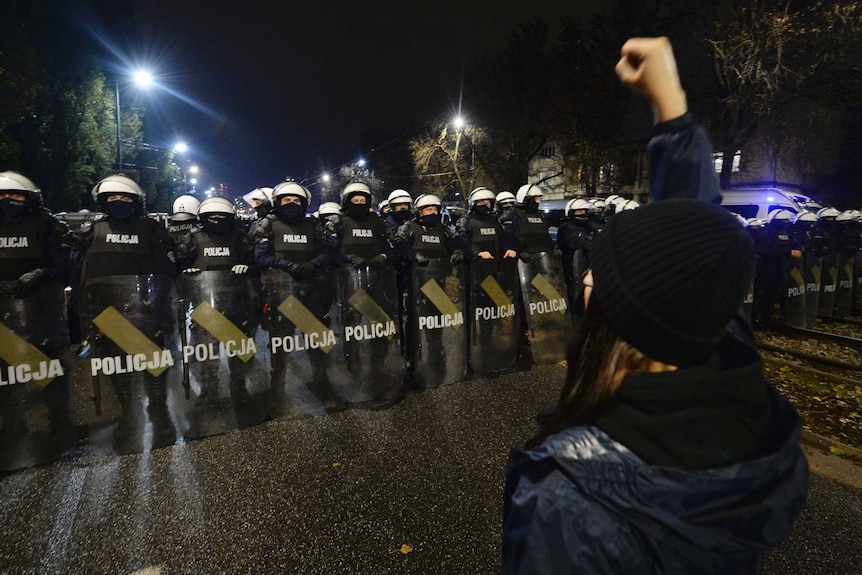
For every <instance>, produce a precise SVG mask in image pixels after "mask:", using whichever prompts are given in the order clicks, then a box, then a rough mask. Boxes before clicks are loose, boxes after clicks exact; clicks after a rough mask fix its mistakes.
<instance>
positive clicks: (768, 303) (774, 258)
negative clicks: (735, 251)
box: [749, 221, 802, 324]
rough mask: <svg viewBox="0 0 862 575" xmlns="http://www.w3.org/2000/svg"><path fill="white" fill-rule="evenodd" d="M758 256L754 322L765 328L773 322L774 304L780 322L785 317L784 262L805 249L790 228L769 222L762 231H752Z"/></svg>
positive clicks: (756, 229)
mask: <svg viewBox="0 0 862 575" xmlns="http://www.w3.org/2000/svg"><path fill="white" fill-rule="evenodd" d="M749 233H750V234H751V239H752V241H753V242H754V249H755V253H756V254H757V265H756V267H755V271H754V305H753V319H754V321H755V322H756V323H759V324H765V323H768V322H769V321H770V320H771V319H772V314H773V311H774V308H775V304H776V303H778V304H779V306H780V310H779V313H780V315H781V318H782V319H783V316H784V304H783V301H784V298H783V297H782V288H783V286H784V265H785V260H786V259H787V258H789V257H790V252H791V250H800V251H801V250H802V245H801V244H800V243H799V242H798V241H797V240H796V239H795V238H794V237H793V236H792V234H791V233H790V230H789V229H788V224H786V223H784V222H780V221H774V222H770V223H769V224H767V225H765V226H763V227H762V228H749Z"/></svg>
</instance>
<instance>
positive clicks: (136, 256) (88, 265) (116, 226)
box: [81, 218, 158, 279]
mask: <svg viewBox="0 0 862 575" xmlns="http://www.w3.org/2000/svg"><path fill="white" fill-rule="evenodd" d="M155 225H158V224H156V222H154V221H153V220H150V219H148V218H140V219H137V220H134V221H131V222H117V221H113V222H112V221H111V220H109V219H104V220H99V221H96V222H94V223H93V241H92V243H91V244H90V248H89V249H88V250H87V254H86V255H85V256H84V264H83V268H82V273H81V278H82V279H89V278H97V277H105V276H127V275H144V274H151V273H154V271H155V266H154V265H153V253H152V247H151V246H150V242H151V240H152V236H153V226H155Z"/></svg>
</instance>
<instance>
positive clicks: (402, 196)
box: [389, 189, 413, 210]
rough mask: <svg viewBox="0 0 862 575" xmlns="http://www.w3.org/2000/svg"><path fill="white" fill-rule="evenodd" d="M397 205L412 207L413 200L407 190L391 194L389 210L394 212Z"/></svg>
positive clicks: (399, 190) (393, 191) (394, 191)
mask: <svg viewBox="0 0 862 575" xmlns="http://www.w3.org/2000/svg"><path fill="white" fill-rule="evenodd" d="M395 204H408V205H409V206H411V207H412V206H413V198H412V197H410V193H409V192H408V191H407V190H401V189H398V190H392V192H390V193H389V208H390V209H392V210H394V209H395Z"/></svg>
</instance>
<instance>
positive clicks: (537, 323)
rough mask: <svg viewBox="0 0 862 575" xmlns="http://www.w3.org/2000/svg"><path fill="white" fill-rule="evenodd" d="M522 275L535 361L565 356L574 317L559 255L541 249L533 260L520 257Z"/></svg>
mask: <svg viewBox="0 0 862 575" xmlns="http://www.w3.org/2000/svg"><path fill="white" fill-rule="evenodd" d="M518 276H519V278H520V281H521V297H522V298H523V301H524V312H525V314H526V319H527V327H528V329H529V336H530V349H531V352H532V355H533V361H534V362H536V363H537V364H540V365H541V364H549V363H557V362H559V361H562V360H564V359H565V356H566V340H567V338H568V335H569V333H570V331H571V329H572V320H571V318H570V317H569V314H570V312H569V307H568V304H567V302H566V298H565V293H566V286H565V281H564V279H563V269H562V265H561V264H560V258H559V256H557V255H556V254H554V253H551V252H541V253H536V254H532V257H531V260H530V261H529V262H525V261H520V260H519V261H518Z"/></svg>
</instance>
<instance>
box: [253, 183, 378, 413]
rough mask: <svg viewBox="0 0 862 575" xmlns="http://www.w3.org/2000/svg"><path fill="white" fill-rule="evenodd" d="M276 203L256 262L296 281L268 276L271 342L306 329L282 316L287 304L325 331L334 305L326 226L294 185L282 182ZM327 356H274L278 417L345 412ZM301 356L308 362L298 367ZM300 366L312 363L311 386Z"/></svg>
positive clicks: (259, 236) (263, 227)
mask: <svg viewBox="0 0 862 575" xmlns="http://www.w3.org/2000/svg"><path fill="white" fill-rule="evenodd" d="M272 197H273V202H274V204H275V207H274V208H273V211H272V213H271V214H270V215H268V216H267V217H266V218H265V219H264V220H263V221H262V222H261V224H260V225H259V226H258V228H257V230H256V232H255V238H256V244H255V260H256V262H257V264H258V266H260V268H261V269H263V270H267V269H276V270H282V271H285V272H287V273H288V274H289V275H290V277H291V278H292V281H287V282H285V281H281V280H282V278H281V277H280V276H278V275H277V274H276V275H273V274H271V273H268V274H265V275H264V283H265V285H266V298H267V301H268V302H269V306H268V307H269V308H270V313H271V314H273V316H274V319H273V318H271V319H270V320H269V326H270V338H271V340H272V338H273V337H281V338H283V337H291V336H293V335H295V333H294V332H295V330H296V329H300V330H302V329H303V328H306V326H305V325H302V324H301V323H300V322H298V321H297V320H296V319H294V318H291V317H282V316H281V315H278V314H279V313H281V312H279V311H278V309H279V307H280V304H281V303H282V302H283V301H284V300H285V298H288V297H291V296H292V297H294V298H296V299H297V300H298V301H299V302H300V304H301V305H302V306H304V308H305V309H307V310H308V311H310V312H311V314H313V315H314V317H315V318H316V321H317V322H319V323H323V324H326V327H328V322H329V314H330V308H331V307H332V305H333V302H334V300H335V287H334V285H333V284H334V282H333V281H332V277H331V276H329V275H323V274H326V273H327V272H331V264H332V263H333V262H332V260H333V252H332V249H331V247H329V246H328V245H326V243H325V242H324V239H323V236H324V234H323V225H324V222H322V221H318V220H316V219H314V218H309V217H306V211H307V209H308V202H309V200H310V199H311V194H310V193H309V191H308V190H307V189H306V188H305V187H304V186H302V185H300V184H298V183H296V182H282V183H281V184H278V185H277V186H276V187H275V188H274V189H273V194H272ZM321 208H324V206H321ZM328 208H329V207H327V209H322V211H328ZM366 213H368V212H367V210H366ZM333 217H335V216H333ZM371 217H372V218H373V219H375V220H376V219H377V218H376V216H374V215H372V216H371ZM306 329H307V328H306ZM328 353H329V352H328V351H324V350H323V349H321V348H319V347H312V348H310V349H307V350H305V351H304V352H296V351H291V352H285V351H283V350H282V351H279V350H276V351H273V353H272V391H273V397H272V400H271V402H270V404H271V412H272V413H274V414H275V415H273V416H274V417H277V416H291V417H303V416H308V415H319V414H320V413H323V412H324V411H330V412H331V411H336V410H338V409H342V408H343V407H344V402H343V400H341V399H340V398H339V397H338V394H337V393H336V391H335V390H334V388H333V386H332V384H331V382H330V379H329V375H328V373H327V365H326V364H327V360H328V357H329V356H328ZM303 354H305V359H306V361H300V356H301V355H303ZM300 363H306V364H307V363H311V367H312V370H311V373H310V374H309V378H308V380H303V377H302V376H301V375H300V374H299V369H294V366H297V367H298V366H299V364H300ZM303 367H304V366H303Z"/></svg>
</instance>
